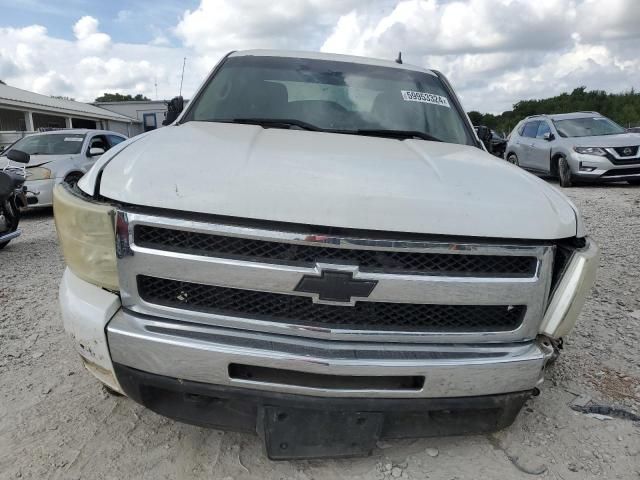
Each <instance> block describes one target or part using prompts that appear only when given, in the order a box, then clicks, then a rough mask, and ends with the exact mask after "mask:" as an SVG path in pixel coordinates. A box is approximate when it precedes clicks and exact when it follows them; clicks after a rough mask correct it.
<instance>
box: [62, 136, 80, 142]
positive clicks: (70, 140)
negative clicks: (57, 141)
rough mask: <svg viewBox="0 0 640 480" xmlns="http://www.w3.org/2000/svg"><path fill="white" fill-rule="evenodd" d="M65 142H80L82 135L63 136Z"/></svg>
mask: <svg viewBox="0 0 640 480" xmlns="http://www.w3.org/2000/svg"><path fill="white" fill-rule="evenodd" d="M64 141H65V142H81V141H82V137H64Z"/></svg>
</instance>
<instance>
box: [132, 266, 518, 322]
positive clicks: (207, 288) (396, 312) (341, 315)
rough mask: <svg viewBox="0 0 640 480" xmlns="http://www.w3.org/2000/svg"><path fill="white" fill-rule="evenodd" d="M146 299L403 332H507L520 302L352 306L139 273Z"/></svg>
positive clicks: (243, 314) (169, 304)
mask: <svg viewBox="0 0 640 480" xmlns="http://www.w3.org/2000/svg"><path fill="white" fill-rule="evenodd" d="M138 292H139V294H140V298H142V300H144V301H145V302H149V303H155V304H158V305H165V306H167V307H174V308H183V309H186V310H196V311H201V312H210V313H214V314H218V315H228V316H233V317H240V318H242V317H250V318H254V319H257V320H268V321H272V322H279V323H291V324H296V325H306V326H310V327H313V326H322V327H326V328H338V329H339V328H347V329H350V330H387V331H389V330H390V331H394V330H395V331H403V332H420V331H434V332H447V331H449V332H492V331H511V330H515V329H516V328H518V326H519V325H520V323H521V322H522V318H523V316H524V313H525V310H526V307H524V306H523V305H516V306H513V305H433V304H424V303H391V302H362V301H360V302H356V303H355V305H354V306H353V307H344V306H337V305H322V304H317V303H313V301H312V300H311V299H310V298H308V297H302V296H298V295H283V294H281V293H271V292H255V291H252V290H243V289H239V288H228V287H216V286H212V285H203V284H198V283H190V282H181V281H177V280H167V279H164V278H155V277H148V276H146V275H139V276H138Z"/></svg>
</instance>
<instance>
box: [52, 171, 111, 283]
mask: <svg viewBox="0 0 640 480" xmlns="http://www.w3.org/2000/svg"><path fill="white" fill-rule="evenodd" d="M53 215H54V218H55V222H56V230H57V232H58V238H59V240H60V246H61V248H62V254H63V255H64V259H65V261H66V262H67V265H68V266H69V268H70V269H71V271H72V272H73V273H74V274H76V275H77V276H78V277H80V278H81V279H83V280H85V281H87V282H89V283H92V284H94V285H97V286H99V287H103V288H106V289H108V290H118V289H119V284H118V271H117V266H116V246H115V242H116V240H115V223H114V222H115V209H114V208H113V207H111V206H109V205H104V204H101V203H96V202H92V201H88V200H85V199H84V198H82V197H80V196H79V195H76V194H74V193H73V192H72V191H70V189H69V187H67V186H64V185H62V184H59V185H56V187H55V189H54V190H53Z"/></svg>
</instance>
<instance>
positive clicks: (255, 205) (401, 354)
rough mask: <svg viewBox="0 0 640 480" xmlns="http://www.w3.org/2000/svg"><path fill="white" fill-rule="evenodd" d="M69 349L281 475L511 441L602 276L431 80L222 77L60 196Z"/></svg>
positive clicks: (333, 63)
mask: <svg viewBox="0 0 640 480" xmlns="http://www.w3.org/2000/svg"><path fill="white" fill-rule="evenodd" d="M54 210H55V220H56V226H57V230H58V235H59V238H60V244H61V247H62V250H63V253H64V256H65V259H66V262H67V265H68V268H67V269H66V271H65V273H64V277H63V279H62V284H61V287H60V301H61V307H62V315H63V320H64V325H65V328H66V330H67V331H68V332H69V333H70V334H71V335H72V337H73V339H74V341H75V344H76V346H77V349H78V351H79V353H80V355H81V357H82V360H83V362H84V364H85V365H86V367H87V369H88V370H89V371H90V372H91V373H93V374H94V375H95V376H96V377H97V378H98V379H99V380H100V381H101V382H103V383H104V384H105V385H106V386H108V387H109V388H110V389H112V390H114V391H117V392H120V393H123V394H125V395H127V396H128V397H130V398H131V399H133V400H135V401H136V402H139V403H141V404H143V405H145V406H147V407H148V408H150V409H152V410H154V411H156V412H158V413H160V414H162V415H166V416H168V417H171V418H174V419H177V420H180V421H184V422H189V423H194V424H198V425H206V426H210V427H213V428H221V429H235V430H243V431H249V432H254V433H258V434H259V435H261V436H262V437H263V438H264V443H265V446H266V452H267V454H268V456H269V457H270V458H272V459H288V458H309V457H323V456H350V455H360V454H367V453H369V452H370V451H371V450H372V448H374V446H375V442H376V440H378V439H381V438H398V437H417V436H427V435H444V434H463V433H476V432H486V431H492V430H496V429H499V428H503V427H505V426H507V425H509V424H510V423H511V422H512V421H513V420H514V418H515V416H516V415H517V413H518V411H519V410H520V408H521V407H522V405H523V404H524V402H525V401H526V400H527V399H528V398H529V397H530V396H531V395H535V394H537V393H539V390H538V387H539V386H540V385H541V383H542V381H543V374H544V369H545V365H547V363H548V362H549V361H550V360H551V359H553V358H555V355H556V354H557V350H558V348H559V347H560V346H561V345H562V343H561V342H562V338H563V337H564V336H565V335H567V334H568V333H569V331H570V330H571V328H572V327H573V326H574V324H575V322H576V318H577V316H578V313H579V310H580V308H581V307H582V305H583V303H584V299H585V295H586V294H587V293H588V291H589V289H590V287H591V285H592V282H593V279H594V276H595V270H596V268H597V263H598V260H597V259H598V249H597V247H596V245H595V244H594V242H593V241H592V240H590V239H589V237H587V236H586V233H585V231H584V227H583V224H582V221H581V219H580V215H579V213H578V212H577V211H576V208H575V207H574V206H573V205H572V204H571V202H570V201H569V200H567V198H565V197H564V196H563V195H562V194H561V193H559V192H558V191H557V190H556V189H555V188H553V187H552V186H550V185H548V184H546V183H545V182H543V181H542V180H540V179H538V178H536V177H534V176H533V175H530V174H529V173H526V172H524V171H523V170H521V169H519V168H517V167H515V166H514V165H511V164H508V163H507V162H504V161H502V160H500V159H497V158H496V157H493V156H491V155H489V154H488V153H487V152H486V151H485V150H484V149H483V147H482V145H481V143H480V142H479V140H478V138H477V137H476V135H475V134H474V131H473V127H472V125H471V124H470V122H469V119H468V118H467V116H466V115H465V113H464V110H463V109H462V107H461V105H460V102H459V101H458V99H457V97H456V95H455V93H454V92H453V90H452V88H451V86H450V85H449V83H448V82H447V80H446V79H445V78H444V76H443V75H442V74H440V73H439V72H437V71H433V70H428V69H425V68H421V67H416V66H411V65H406V64H402V63H397V62H391V61H382V60H374V59H368V58H358V57H349V56H341V55H328V54H320V53H302V52H282V51H244V52H234V53H231V54H229V55H227V56H225V57H224V58H223V59H222V60H221V61H220V63H219V64H218V65H217V66H216V67H215V68H214V69H213V71H212V72H211V74H210V75H209V77H208V78H207V79H206V80H205V82H204V83H203V85H202V86H201V88H200V89H199V90H198V92H197V93H196V94H195V96H194V97H193V99H192V101H191V102H190V103H189V105H188V107H187V109H186V110H185V111H183V112H182V113H181V114H180V116H179V117H178V119H177V120H176V121H175V122H173V123H172V124H171V125H170V126H167V127H165V128H161V129H159V130H155V131H152V132H149V133H147V134H144V135H140V136H137V137H134V138H132V139H130V140H128V141H126V142H123V143H121V144H119V145H117V146H115V147H114V148H112V149H111V150H109V151H108V152H106V153H105V154H104V155H103V156H102V157H101V158H100V160H99V161H98V162H97V163H96V164H95V165H94V167H93V168H92V169H91V170H90V171H89V172H88V173H87V174H86V175H85V176H84V177H83V178H82V179H81V180H80V182H79V183H78V184H77V185H76V186H74V187H70V186H67V185H60V186H58V187H57V188H56V191H55V194H54Z"/></svg>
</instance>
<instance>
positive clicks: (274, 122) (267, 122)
mask: <svg viewBox="0 0 640 480" xmlns="http://www.w3.org/2000/svg"><path fill="white" fill-rule="evenodd" d="M210 121H212V122H222V123H242V124H245V125H260V126H262V127H267V128H291V127H298V128H301V129H302V130H311V131H314V132H323V131H325V130H323V129H322V128H320V127H317V126H315V125H312V124H310V123H307V122H303V121H302V120H296V119H295V118H231V119H220V120H218V119H213V120H210Z"/></svg>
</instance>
